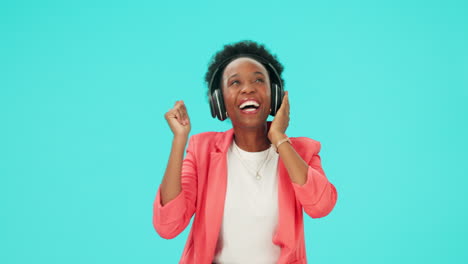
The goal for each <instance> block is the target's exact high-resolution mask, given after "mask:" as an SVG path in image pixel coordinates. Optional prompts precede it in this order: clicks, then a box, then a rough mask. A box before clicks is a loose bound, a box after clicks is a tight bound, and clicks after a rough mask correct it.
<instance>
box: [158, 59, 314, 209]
mask: <svg viewBox="0 0 468 264" xmlns="http://www.w3.org/2000/svg"><path fill="white" fill-rule="evenodd" d="M269 87H270V79H269V76H268V72H267V70H266V69H265V67H264V66H263V65H262V64H261V63H259V62H257V61H256V60H254V59H251V58H238V59H236V60H233V61H232V62H230V63H229V64H228V65H227V66H226V68H225V69H224V72H223V78H222V89H223V97H224V104H225V106H226V110H227V113H228V116H229V118H230V119H231V122H232V126H233V129H234V140H235V142H236V144H237V145H238V146H239V147H240V148H241V149H243V150H245V151H249V152H258V151H263V150H266V149H268V148H269V147H270V144H274V145H275V146H276V145H277V143H278V142H279V141H280V140H282V139H284V138H286V129H287V128H288V126H289V109H290V107H289V93H288V92H285V96H284V98H283V101H282V104H281V107H280V109H279V110H278V112H277V113H276V115H275V118H274V119H273V121H272V123H271V126H270V129H269V130H268V128H267V117H268V115H269V113H270V102H271V97H270V96H271V95H270V93H271V91H270V88H269ZM243 98H255V99H256V100H257V101H259V103H260V107H259V111H258V113H256V114H250V115H246V114H243V113H241V111H240V109H239V105H240V100H242V99H243ZM165 118H166V121H167V123H168V125H169V127H170V129H171V131H172V133H173V135H174V138H173V140H172V149H171V153H170V156H169V161H168V164H167V168H166V172H165V174H164V178H163V180H162V183H161V203H162V205H163V206H164V205H165V204H166V203H168V202H169V201H171V200H172V199H174V198H175V197H176V196H177V195H179V194H180V192H181V191H182V184H181V172H182V161H183V155H184V149H185V146H186V144H187V141H188V135H189V133H190V129H191V123H190V118H189V116H188V112H187V108H186V106H185V104H184V102H183V101H177V102H176V103H175V105H174V107H173V108H172V109H170V110H169V111H168V112H167V113H166V114H165ZM278 153H279V156H280V159H281V160H282V162H283V164H284V165H285V167H286V169H287V171H288V174H289V176H290V178H291V181H292V182H294V183H297V184H299V185H303V184H304V183H305V182H306V181H307V171H308V164H307V163H306V162H305V161H304V160H303V159H302V158H301V157H300V156H299V154H297V152H296V151H295V149H294V148H293V147H292V145H291V144H289V143H288V142H285V143H283V144H281V145H280V146H279V147H278Z"/></svg>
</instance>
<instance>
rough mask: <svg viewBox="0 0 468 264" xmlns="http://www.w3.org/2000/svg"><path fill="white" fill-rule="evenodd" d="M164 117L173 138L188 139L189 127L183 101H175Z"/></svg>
mask: <svg viewBox="0 0 468 264" xmlns="http://www.w3.org/2000/svg"><path fill="white" fill-rule="evenodd" d="M164 117H165V118H166V121H167V123H168V124H169V127H170V128H171V130H172V133H173V134H174V137H184V138H187V137H188V135H189V133H190V129H191V125H190V119H189V116H188V114H187V108H185V104H184V101H182V100H180V101H176V103H175V104H174V107H173V108H172V109H170V110H169V111H168V112H167V113H166V114H165V115H164Z"/></svg>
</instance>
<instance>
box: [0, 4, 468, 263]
mask: <svg viewBox="0 0 468 264" xmlns="http://www.w3.org/2000/svg"><path fill="white" fill-rule="evenodd" d="M467 14H468V5H467V4H466V1H447V0H445V1H395V0H392V1H354V2H350V1H288V2H287V3H286V1H228V2H223V1H185V2H184V1H174V2H169V1H2V3H1V4H0V30H1V32H0V33H1V41H0V76H1V77H0V89H1V90H0V118H1V119H0V122H1V123H0V176H1V177H0V206H1V218H0V263H114V264H117V263H177V262H178V261H179V259H180V256H181V254H182V250H183V247H184V245H185V241H186V239H187V236H188V233H189V229H190V227H191V224H190V225H189V226H188V227H187V229H186V230H185V231H184V232H183V233H181V234H180V235H179V236H178V237H176V238H174V239H172V240H165V239H163V238H161V237H159V236H158V235H157V233H156V232H155V230H154V229H153V226H152V214H153V212H152V205H153V201H154V197H155V194H156V190H157V187H158V186H159V184H160V183H161V180H162V177H163V174H164V170H165V166H166V162H167V158H168V156H169V151H170V144H171V138H172V134H171V132H170V129H169V127H168V126H167V124H166V121H165V119H164V113H165V112H166V111H168V110H169V109H170V108H171V107H172V106H173V104H174V102H175V101H176V100H184V101H185V102H186V105H187V108H188V111H189V115H190V118H191V120H192V124H193V125H192V131H191V134H195V133H199V132H203V131H224V130H227V129H229V128H230V126H231V124H230V123H229V122H220V121H218V120H215V119H212V118H211V116H210V112H209V106H208V102H207V99H206V86H205V84H204V82H203V77H204V74H205V72H206V69H207V65H208V62H209V60H210V58H211V56H212V55H213V54H214V53H215V52H216V51H218V50H220V49H221V48H222V47H223V45H224V44H227V43H232V42H235V41H239V40H244V39H251V40H255V41H258V42H260V43H263V44H265V45H266V46H267V47H268V48H269V49H270V50H271V51H272V52H273V53H275V54H277V55H278V58H279V60H280V61H281V62H282V63H283V64H284V66H285V71H284V79H285V80H286V83H285V88H286V90H288V91H289V92H290V102H291V122H290V127H289V128H288V130H287V133H288V135H290V136H307V137H310V138H313V139H316V140H318V141H320V142H321V143H322V150H321V152H320V153H321V157H322V166H323V168H324V170H325V173H326V175H327V177H328V178H329V180H330V181H331V182H332V183H334V184H335V186H336V188H337V190H338V195H339V197H338V202H337V204H336V207H335V208H334V211H333V212H332V213H331V214H329V215H328V216H327V217H325V218H321V219H312V218H310V217H307V215H305V217H304V219H305V220H304V221H305V232H306V247H307V257H308V260H309V262H310V263H324V264H325V263H326V264H330V263H467V261H468V250H467V244H468V239H467V237H468V227H467V223H468V214H467V206H466V204H467V202H468V199H467V195H466V189H467V187H468V186H467V183H468V180H467V176H468V173H467V161H466V160H467V158H468V156H467V148H468V140H467V135H468V129H467V114H468V107H467V102H468V49H467V47H468V15H467Z"/></svg>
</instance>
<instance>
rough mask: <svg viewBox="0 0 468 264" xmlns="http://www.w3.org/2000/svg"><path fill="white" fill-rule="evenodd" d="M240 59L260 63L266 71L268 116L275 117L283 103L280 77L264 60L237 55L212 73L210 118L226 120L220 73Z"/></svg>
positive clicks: (252, 56)
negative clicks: (269, 104)
mask: <svg viewBox="0 0 468 264" xmlns="http://www.w3.org/2000/svg"><path fill="white" fill-rule="evenodd" d="M240 57H249V58H252V59H255V60H256V61H258V62H260V63H261V64H262V65H263V66H265V68H266V69H267V71H268V73H269V76H270V84H271V85H270V88H271V112H270V115H272V116H275V115H276V112H277V111H278V109H279V108H280V107H281V102H282V101H283V96H284V90H283V83H282V82H281V77H280V75H279V74H278V72H277V71H276V69H275V67H273V65H271V63H270V62H268V61H267V60H266V59H264V58H262V57H260V56H258V55H255V54H237V55H234V56H231V57H229V58H227V59H225V60H224V61H223V62H222V63H221V64H220V65H219V66H218V67H217V68H216V70H215V71H214V72H213V76H212V77H211V81H210V83H209V86H208V88H209V93H208V97H209V102H210V109H211V116H212V117H213V118H215V117H217V118H218V119H219V120H221V121H223V120H225V119H226V118H227V112H226V107H225V106H224V98H223V93H222V87H220V85H219V84H220V80H221V72H222V70H223V69H224V67H225V66H226V65H227V64H228V63H229V62H231V61H233V60H234V59H237V58H240Z"/></svg>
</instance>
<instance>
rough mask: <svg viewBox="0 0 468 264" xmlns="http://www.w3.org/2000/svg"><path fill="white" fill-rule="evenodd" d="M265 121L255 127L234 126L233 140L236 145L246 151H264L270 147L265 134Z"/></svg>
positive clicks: (266, 129) (266, 130)
mask: <svg viewBox="0 0 468 264" xmlns="http://www.w3.org/2000/svg"><path fill="white" fill-rule="evenodd" d="M267 133H268V128H267V123H265V125H264V126H262V127H259V128H255V129H246V128H240V127H234V140H235V142H236V145H237V146H238V147H239V148H241V149H242V150H245V151H248V152H259V151H264V150H266V149H268V148H269V147H270V144H271V143H270V140H269V139H268V136H267Z"/></svg>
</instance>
